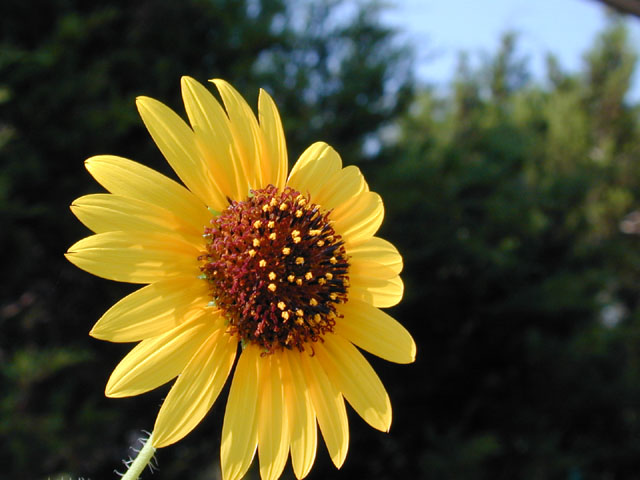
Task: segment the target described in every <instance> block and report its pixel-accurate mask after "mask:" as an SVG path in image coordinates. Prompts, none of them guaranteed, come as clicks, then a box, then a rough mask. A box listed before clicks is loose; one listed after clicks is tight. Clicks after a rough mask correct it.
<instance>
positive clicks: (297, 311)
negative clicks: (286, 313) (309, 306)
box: [296, 308, 304, 317]
mask: <svg viewBox="0 0 640 480" xmlns="http://www.w3.org/2000/svg"><path fill="white" fill-rule="evenodd" d="M296 315H297V316H299V317H303V316H304V312H303V311H302V309H300V308H298V309H297V310H296Z"/></svg>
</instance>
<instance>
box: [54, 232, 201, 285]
mask: <svg viewBox="0 0 640 480" xmlns="http://www.w3.org/2000/svg"><path fill="white" fill-rule="evenodd" d="M200 254H201V252H200V250H199V249H198V248H197V246H195V245H192V244H189V243H186V242H184V241H183V240H182V239H181V238H180V237H179V236H177V235H167V234H164V235H163V234H159V233H148V234H147V233H140V232H135V233H132V232H107V233H99V234H97V235H92V236H90V237H86V238H83V239H82V240H80V241H79V242H77V243H75V244H74V245H72V246H71V247H69V251H68V252H67V253H66V255H65V256H66V257H67V259H68V260H69V261H70V262H71V263H73V264H74V265H75V266H77V267H78V268H81V269H83V270H85V271H87V272H89V273H92V274H93V275H97V276H98V277H103V278H107V279H109V280H116V281H119V282H130V283H152V282H156V281H158V280H162V279H166V278H171V277H177V276H186V277H189V276H191V277H197V276H198V275H199V274H200V270H199V264H198V260H197V258H198V256H199V255H200Z"/></svg>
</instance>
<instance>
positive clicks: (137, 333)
mask: <svg viewBox="0 0 640 480" xmlns="http://www.w3.org/2000/svg"><path fill="white" fill-rule="evenodd" d="M212 82H213V83H214V84H215V86H216V87H217V89H218V92H219V94H220V97H221V98H222V102H223V105H224V108H223V107H222V106H221V105H220V103H219V102H218V101H217V100H216V98H215V97H214V96H213V95H212V94H211V93H210V92H209V91H208V90H207V89H206V88H205V87H204V86H202V85H201V84H199V83H198V82H196V81H195V80H193V79H192V78H188V77H184V78H183V79H182V96H183V100H184V104H185V107H186V113H187V116H188V118H189V122H190V124H191V126H189V125H187V124H186V123H185V122H184V121H183V120H182V118H181V117H180V116H178V115H177V114H176V113H174V112H173V111H172V110H170V109H169V108H168V107H166V106H165V105H163V104H162V103H160V102H158V101H156V100H153V99H151V98H147V97H140V98H138V99H137V102H136V103H137V107H138V110H139V112H140V115H141V117H142V120H143V122H144V124H145V125H146V127H147V129H148V130H149V133H150V134H151V136H152V138H153V140H154V141H155V143H156V144H157V146H158V148H159V149H160V151H161V152H162V154H163V155H164V157H165V158H166V159H167V161H168V162H169V164H170V165H171V167H172V168H173V170H174V171H175V172H176V174H177V175H178V177H179V178H180V180H181V181H182V182H183V183H184V185H185V186H186V188H185V186H182V185H180V184H178V183H177V182H175V181H173V180H171V179H169V178H167V177H165V176H163V175H161V174H160V173H158V172H156V171H154V170H151V169H149V168H147V167H145V166H143V165H141V164H139V163H136V162H133V161H131V160H127V159H125V158H121V157H117V156H110V155H100V156H95V157H92V158H90V159H88V160H87V161H86V167H87V169H88V171H89V172H90V173H91V175H92V176H93V177H94V178H95V179H96V180H97V181H98V182H99V183H100V184H101V185H102V186H103V187H104V188H105V189H106V190H108V191H109V192H110V193H106V194H93V195H87V196H83V197H81V198H78V199H77V200H75V201H74V202H73V204H72V206H71V210H72V211H73V213H74V214H75V215H76V216H77V217H78V219H79V220H80V221H81V222H82V223H84V224H85V225H86V226H87V227H88V228H89V229H91V230H92V231H93V232H95V235H92V236H89V237H87V238H84V239H82V240H80V241H79V242H77V243H76V244H74V245H73V246H72V247H71V248H69V251H68V252H67V254H66V256H67V258H68V259H69V261H71V262H72V263H73V264H74V265H76V266H78V267H79V268H81V269H83V270H86V271H87V272H89V273H92V274H94V275H97V276H100V277H103V278H107V279H110V280H116V281H121V282H130V283H135V284H146V286H144V287H142V288H141V289H139V290H137V291H136V292H134V293H132V294H130V295H128V296H127V297H125V298H123V299H122V300H120V301H119V302H117V303H116V304H115V305H114V306H113V307H111V308H110V309H109V310H108V311H107V312H106V313H105V314H104V315H103V316H102V317H101V318H100V319H99V320H98V322H97V323H96V324H95V326H94V327H93V329H92V330H91V332H90V334H91V335H92V336H94V337H95V338H99V339H102V340H108V341H112V342H139V343H138V344H137V345H136V346H135V347H134V348H133V349H132V350H131V351H130V352H129V353H128V354H127V355H126V356H125V357H124V359H123V360H122V361H121V362H120V363H119V364H118V365H117V366H116V368H115V370H114V371H113V373H112V375H111V377H110V378H109V381H108V382H107V386H106V395H107V396H108V397H127V396H131V395H138V394H141V393H144V392H147V391H149V390H152V389H154V388H156V387H158V386H160V385H163V384H165V383H167V382H169V381H171V380H172V379H174V378H176V377H177V380H176V381H175V383H174V384H173V386H172V387H171V390H170V391H169V394H168V395H167V397H166V399H165V400H164V402H163V404H162V407H161V408H160V412H159V413H158V417H157V420H156V423H155V427H154V430H153V436H152V442H153V446H154V447H164V446H167V445H170V444H172V443H174V442H177V441H178V440H180V439H181V438H183V437H184V436H185V435H187V434H188V433H189V432H190V431H191V430H192V429H193V428H195V427H196V425H197V424H198V423H199V422H200V421H201V420H202V418H203V417H204V416H205V415H206V413H207V412H208V410H209V409H210V408H211V406H212V405H213V403H214V401H215V400H216V398H217V397H218V395H219V393H220V391H221V390H222V388H223V386H224V384H225V382H226V380H227V377H229V376H230V375H231V372H232V370H233V366H234V364H235V363H236V357H237V364H236V365H235V371H234V373H233V379H232V381H231V387H230V391H229V398H228V400H227V406H226V411H225V415H224V424H223V428H222V440H221V467H222V475H223V478H224V479H225V480H234V479H237V478H240V477H242V476H243V475H244V474H245V473H246V471H247V469H248V468H249V466H250V464H251V462H252V460H253V457H254V455H255V452H256V450H257V452H258V456H259V463H260V475H261V477H262V478H263V479H265V480H266V479H275V478H278V477H279V476H280V474H281V473H282V470H283V468H284V466H285V464H286V461H287V457H288V456H289V452H290V454H291V460H292V465H293V471H294V473H295V475H296V477H297V478H303V477H305V476H306V475H307V474H308V473H309V471H310V469H311V466H312V465H313V462H314V460H315V455H316V446H317V427H316V422H317V423H318V425H319V426H320V431H321V433H322V437H323V438H324V441H325V444H326V446H327V449H328V451H329V454H330V457H331V459H332V461H333V463H334V464H335V465H336V467H338V468H339V467H340V466H341V465H342V463H343V462H344V459H345V456H346V454H347V448H348V444H349V428H348V424H347V413H346V409H345V403H344V400H345V399H346V400H347V401H348V402H349V404H350V405H351V406H352V407H353V409H354V410H355V411H356V412H357V413H358V414H359V415H360V416H361V417H362V418H363V419H364V420H365V421H366V422H367V423H369V424H370V425H371V426H372V427H374V428H376V429H378V430H381V431H388V430H389V427H390V424H391V405H390V401H389V397H388V395H387V393H386V391H385V389H384V386H383V385H382V383H381V381H380V379H379V378H378V376H377V375H376V373H375V372H374V370H373V368H372V367H371V365H370V364H369V363H368V361H367V360H366V359H365V358H364V356H363V355H362V354H361V353H360V350H359V349H358V348H360V349H362V350H365V351H367V352H369V353H372V354H374V355H377V356H379V357H382V358H384V359H386V360H389V361H392V362H397V363H409V362H412V361H414V358H415V352H416V347H415V343H414V341H413V339H412V338H411V335H410V334H409V333H408V332H407V330H406V329H405V328H404V327H402V326H401V325H400V324H399V323H398V322H397V321H396V320H394V319H393V318H392V317H390V316H389V315H387V314H386V313H384V312H382V311H381V310H380V309H379V307H390V306H393V305H395V304H396V303H398V302H399V301H400V299H401V297H402V293H403V284H402V281H401V279H400V277H399V273H400V271H401V269H402V257H401V256H400V254H399V253H398V251H397V249H396V248H395V247H394V246H393V245H392V244H391V243H389V242H387V241H385V240H383V239H381V238H378V237H375V236H374V235H375V233H376V231H377V230H378V228H379V227H380V224H381V223H382V219H383V213H384V210H383V205H382V200H381V198H380V196H379V195H378V194H376V193H374V192H371V191H370V190H369V188H368V185H367V183H366V182H365V180H364V178H363V176H362V174H361V173H360V171H359V169H358V168H357V167H355V166H348V167H345V168H343V167H342V161H341V159H340V157H339V155H338V154H337V153H336V151H335V150H334V149H333V148H331V147H330V146H329V145H327V144H325V143H321V142H319V143H315V144H313V145H311V146H310V147H309V148H308V149H307V150H306V151H304V153H302V155H301V156H300V158H299V159H298V161H297V162H296V163H295V165H294V167H293V169H292V170H291V172H290V173H289V175H288V176H287V150H286V145H285V138H284V133H283V128H282V123H281V120H280V116H279V113H278V110H277V109H276V106H275V104H274V102H273V100H272V99H271V97H270V96H269V95H268V94H267V93H266V92H265V91H263V90H261V91H260V95H259V100H258V112H259V114H258V118H257V119H256V117H255V115H254V113H253V112H252V110H251V108H250V107H249V105H248V104H247V103H246V102H245V100H244V99H243V98H242V97H241V96H240V95H239V94H238V92H237V91H236V90H234V89H233V87H232V86H231V85H229V84H228V83H227V82H225V81H223V80H218V79H216V80H212ZM356 347H358V348H356Z"/></svg>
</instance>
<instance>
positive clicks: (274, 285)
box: [267, 283, 276, 292]
mask: <svg viewBox="0 0 640 480" xmlns="http://www.w3.org/2000/svg"><path fill="white" fill-rule="evenodd" d="M267 288H268V289H269V290H271V291H272V292H275V291H276V284H275V283H270V284H269V285H267Z"/></svg>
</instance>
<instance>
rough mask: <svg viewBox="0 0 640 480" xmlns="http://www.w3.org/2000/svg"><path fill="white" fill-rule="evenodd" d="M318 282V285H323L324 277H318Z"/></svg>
mask: <svg viewBox="0 0 640 480" xmlns="http://www.w3.org/2000/svg"><path fill="white" fill-rule="evenodd" d="M318 283H319V284H320V285H324V284H325V283H327V281H326V280H325V279H324V278H319V279H318Z"/></svg>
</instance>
